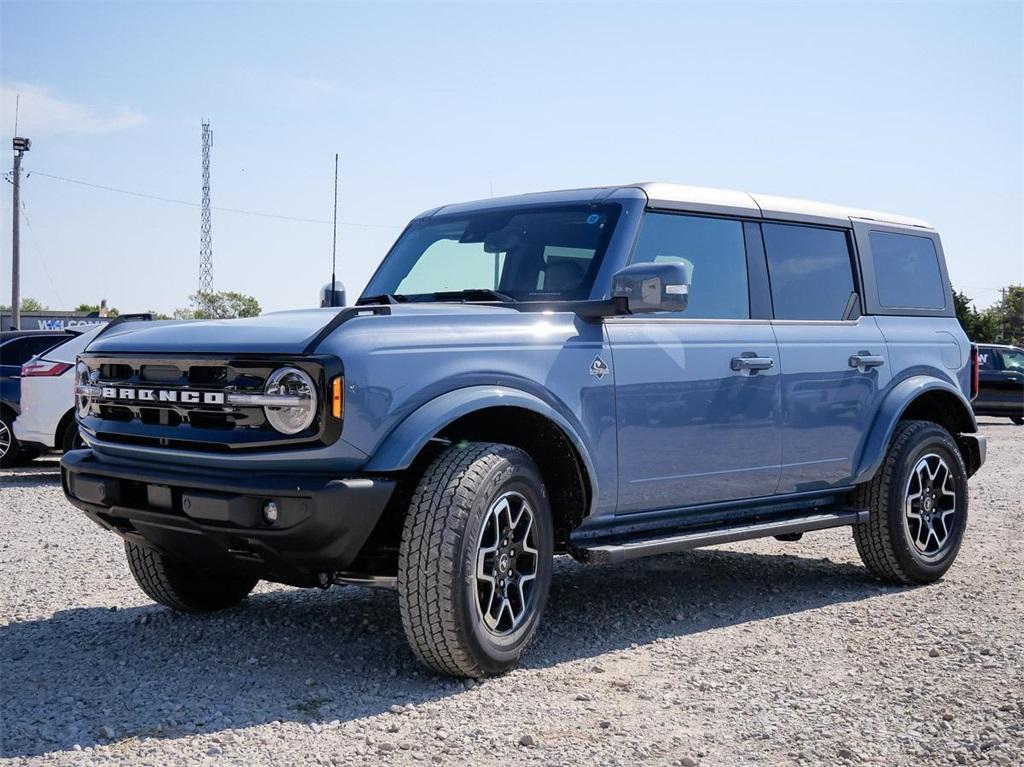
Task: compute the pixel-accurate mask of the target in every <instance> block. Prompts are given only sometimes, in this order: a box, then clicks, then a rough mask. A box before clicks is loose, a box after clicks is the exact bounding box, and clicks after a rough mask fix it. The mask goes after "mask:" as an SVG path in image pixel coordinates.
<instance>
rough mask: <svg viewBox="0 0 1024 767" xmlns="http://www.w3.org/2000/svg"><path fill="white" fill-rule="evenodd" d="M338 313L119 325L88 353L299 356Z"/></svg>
mask: <svg viewBox="0 0 1024 767" xmlns="http://www.w3.org/2000/svg"><path fill="white" fill-rule="evenodd" d="M349 308H351V307H349ZM389 308H390V309H391V313H392V315H393V316H403V315H404V316H414V317H428V316H435V317H436V316H438V315H452V314H460V315H467V314H476V315H487V316H491V317H493V316H494V315H502V314H504V315H508V314H509V313H515V314H518V312H516V311H515V310H514V309H508V308H505V307H501V306H480V305H478V304H456V303H422V304H396V305H393V306H391V307H389ZM341 311H344V309H331V308H328V309H298V310H293V311H286V312H275V313H272V314H264V315H263V316H261V317H249V318H245V319H238V320H197V321H191V322H138V323H135V322H132V323H124V324H123V325H119V326H117V327H116V328H111V330H110V332H108V333H104V334H102V335H100V336H99V338H97V339H96V340H95V341H93V342H92V343H91V344H90V345H89V347H88V349H87V351H89V352H100V353H106V352H110V353H138V354H170V353H178V354H181V353H195V354H302V353H304V352H305V350H306V347H307V346H308V345H309V343H310V342H311V341H313V340H314V339H315V338H316V336H317V334H319V333H320V332H321V331H322V330H323V329H324V328H325V327H326V326H327V324H328V323H330V321H331V320H332V319H334V317H335V316H336V315H337V314H338V313H339V312H341ZM366 319H368V317H366V316H364V315H357V316H355V317H354V318H352V319H351V320H350V322H360V321H365V320H366ZM375 319H376V320H377V321H378V322H380V321H386V320H387V317H376V318H375ZM346 324H347V323H346ZM385 327H386V324H385ZM339 329H340V328H339Z"/></svg>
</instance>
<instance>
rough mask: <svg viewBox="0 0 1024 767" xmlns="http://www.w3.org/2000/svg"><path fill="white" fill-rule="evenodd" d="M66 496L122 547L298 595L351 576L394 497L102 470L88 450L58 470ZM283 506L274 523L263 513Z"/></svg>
mask: <svg viewBox="0 0 1024 767" xmlns="http://www.w3.org/2000/svg"><path fill="white" fill-rule="evenodd" d="M61 479H62V482H63V485H64V494H65V495H67V497H68V500H70V501H71V503H73V504H74V505H75V506H77V507H78V508H79V509H82V510H83V511H84V512H85V513H86V514H88V515H89V518H90V519H92V520H93V521H94V522H97V523H98V524H100V525H101V526H103V527H105V528H107V529H108V530H112V531H113V532H115V533H117V534H118V535H120V536H121V537H123V538H124V539H125V540H130V541H133V542H136V543H141V544H144V545H148V546H151V547H153V548H156V549H158V550H160V551H162V552H164V553H165V554H167V555H169V556H173V557H176V558H178V559H182V560H186V561H190V562H192V563H194V564H195V565H196V566H198V567H201V568H203V569H206V570H210V571H218V570H219V571H234V572H237V571H239V570H244V571H246V572H250V573H252V574H254V575H257V576H258V577H260V578H265V579H267V580H274V581H279V582H281V583H289V584H293V585H296V586H311V585H315V584H316V583H317V574H318V573H321V572H332V571H335V570H343V569H345V568H346V567H347V566H348V565H349V564H350V563H351V562H352V561H353V560H354V559H355V558H356V556H357V555H358V554H359V551H360V549H361V548H362V547H363V544H364V543H365V542H366V539H367V538H368V537H369V535H370V533H371V531H372V530H373V528H374V525H376V524H377V521H378V520H379V519H380V517H381V514H382V513H383V512H384V509H385V507H386V506H387V504H388V501H389V500H390V499H391V495H392V493H393V492H394V489H395V481H394V480H393V479H387V478H377V477H350V478H343V479H338V478H335V477H329V476H324V475H286V474H252V473H242V472H225V471H218V472H216V473H211V474H197V473H185V472H183V471H181V470H180V469H179V470H168V469H166V468H154V467H152V466H146V467H144V468H138V467H134V466H123V465H117V464H110V463H104V462H102V461H100V460H98V459H97V458H96V456H95V455H94V454H93V452H92V451H91V450H73V451H71V452H69V453H66V454H65V455H64V458H63V460H62V461H61ZM268 501H273V502H274V503H275V504H276V505H277V509H278V518H277V520H276V521H275V522H274V523H272V524H271V523H268V522H266V521H265V520H264V518H263V507H264V504H265V503H267V502H268Z"/></svg>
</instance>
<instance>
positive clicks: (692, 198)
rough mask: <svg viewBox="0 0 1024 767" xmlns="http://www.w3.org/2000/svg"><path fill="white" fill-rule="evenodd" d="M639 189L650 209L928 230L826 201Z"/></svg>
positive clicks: (666, 187) (647, 185)
mask: <svg viewBox="0 0 1024 767" xmlns="http://www.w3.org/2000/svg"><path fill="white" fill-rule="evenodd" d="M627 186H629V187H634V188H637V189H642V190H643V192H644V194H646V195H647V199H648V200H649V201H650V204H651V206H652V207H655V208H672V209H678V210H705V211H707V212H731V213H738V214H741V215H749V216H755V217H757V218H774V219H785V220H789V221H806V222H809V223H819V222H820V223H829V222H830V223H838V222H842V223H844V224H848V222H849V221H850V219H866V220H869V221H878V222H880V223H885V224H895V225H897V226H915V227H921V228H924V229H931V228H932V227H931V225H930V224H928V223H927V222H926V221H922V220H920V219H917V218H911V217H909V216H901V215H898V214H895V213H880V212H878V211H874V210H862V209H860V208H848V207H845V206H842V205H831V204H829V203H825V202H812V201H810V200H798V199H794V198H791V197H776V196H774V195H770V194H751V193H749V192H736V191H732V190H729V189H713V188H709V187H703V186H685V185H683V184H666V183H661V182H649V181H648V182H643V183H639V184H628V185H627Z"/></svg>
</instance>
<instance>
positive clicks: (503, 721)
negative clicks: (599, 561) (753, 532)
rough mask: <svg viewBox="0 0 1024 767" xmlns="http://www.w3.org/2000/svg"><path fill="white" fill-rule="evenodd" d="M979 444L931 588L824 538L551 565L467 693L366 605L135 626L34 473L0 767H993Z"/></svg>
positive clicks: (989, 518) (1002, 514)
mask: <svg viewBox="0 0 1024 767" xmlns="http://www.w3.org/2000/svg"><path fill="white" fill-rule="evenodd" d="M982 431H983V432H984V433H985V434H987V435H988V437H989V451H988V464H987V465H986V466H985V467H984V468H983V469H982V470H981V472H980V473H979V474H978V475H977V476H976V477H975V478H973V479H972V480H971V507H970V520H969V525H968V531H967V537H966V539H965V541H964V545H963V548H962V549H961V551H960V557H959V560H958V561H957V563H956V564H955V565H954V566H953V568H952V569H951V570H950V571H949V573H948V574H947V575H946V576H945V578H943V580H942V581H941V582H939V583H936V584H933V585H931V586H927V587H923V588H900V587H894V586H889V585H885V584H882V583H879V582H877V581H874V580H872V579H871V578H869V577H868V576H867V573H866V571H865V569H864V568H863V567H862V565H861V563H860V561H859V559H858V557H857V553H856V550H855V548H854V544H853V541H852V538H851V536H850V531H849V530H848V529H835V530H825V531H821V532H813V533H808V534H806V535H804V537H803V539H802V540H801V541H799V542H793V543H783V542H779V541H776V540H774V539H767V540H761V541H749V542H745V543H738V544H732V545H729V546H726V547H715V548H711V549H704V550H699V551H692V552H687V553H683V554H674V555H667V556H663V557H656V558H653V559H647V560H637V561H633V562H628V563H624V564H622V565H612V566H606V567H584V566H582V565H578V564H576V563H575V562H573V561H572V560H570V559H567V558H560V559H559V560H558V561H557V562H556V566H555V573H554V581H553V583H552V590H551V597H550V600H549V603H548V610H547V613H546V615H545V617H544V621H543V623H542V625H541V629H540V632H539V634H538V636H537V639H536V641H535V642H534V644H533V646H532V647H531V650H530V653H529V654H528V655H527V657H526V658H525V659H524V663H523V666H522V668H520V669H518V670H516V671H513V672H512V673H510V674H507V675H505V676H503V677H500V678H494V679H486V680H482V681H481V682H476V681H469V682H462V681H456V680H450V679H446V678H443V677H438V676H435V675H433V674H429V673H426V672H424V671H423V669H422V668H420V667H419V666H418V665H417V664H416V662H415V660H414V659H413V657H412V654H411V652H410V651H409V649H408V647H407V646H406V644H405V639H404V636H403V633H402V627H401V620H400V617H399V613H398V605H397V600H396V599H395V595H394V594H393V593H391V592H388V591H382V590H374V589H359V588H332V589H330V590H328V591H326V592H322V591H320V590H317V589H314V590H308V591H307V590H299V589H292V588H287V587H283V586H277V585H273V584H260V585H259V586H258V587H257V589H256V591H255V592H254V593H253V594H252V596H251V597H250V598H249V599H247V600H246V601H245V602H244V603H243V604H242V605H241V606H239V607H238V608H235V609H232V610H228V611H226V612H224V613H219V614H214V615H179V614H175V613H172V612H171V611H169V610H167V609H165V608H163V607H158V606H156V605H154V604H152V603H151V602H150V601H149V600H148V599H147V598H146V597H145V595H143V594H142V592H141V591H139V590H138V588H137V587H136V585H135V583H134V581H133V580H132V577H131V575H130V573H129V572H128V568H127V565H126V563H125V558H124V551H123V548H122V546H121V543H120V541H119V540H118V539H117V538H116V537H115V536H113V535H111V534H110V533H107V532H105V531H103V530H101V529H100V528H99V527H98V526H96V525H95V524H93V523H92V522H89V521H88V519H86V517H85V515H84V514H82V513H81V512H79V511H77V510H75V509H74V508H73V507H71V506H70V505H69V504H68V503H67V501H66V500H65V499H64V497H63V494H62V492H61V489H60V478H59V474H58V471H57V463H56V461H54V460H53V459H43V460H39V461H36V462H34V463H32V464H29V465H26V466H22V467H18V468H15V469H12V470H3V471H0V511H2V513H3V517H4V520H6V524H5V525H4V529H3V535H2V536H0V575H2V578H0V721H2V722H3V726H2V728H0V761H3V763H4V765H5V767H8V766H10V767H28V766H29V765H33V767H34V766H35V765H40V766H42V767H50V766H59V767H64V766H67V767H72V766H77V765H129V766H131V767H136V766H137V767H143V765H161V766H163V765H167V766H168V767H186V766H188V765H192V764H196V763H201V764H216V765H227V766H234V765H237V766H239V767H241V766H243V765H268V764H319V765H325V766H326V765H346V767H347V765H354V766H355V767H361V766H363V765H365V766H366V767H370V766H371V765H377V764H380V765H382V766H383V767H414V765H421V764H442V765H445V764H452V765H460V764H462V765H471V764H490V763H494V762H499V761H506V762H510V763H523V764H528V765H537V767H540V766H541V765H547V764H552V765H554V764H582V763H588V764H600V765H609V767H612V766H615V767H629V766H631V765H635V764H649V765H666V766H667V765H681V766H682V767H697V765H700V764H709V765H712V764H714V765H717V764H722V765H730V766H733V765H735V766H736V767H754V766H755V765H766V764H772V765H776V764H777V765H795V764H800V765H820V764H851V765H859V764H866V765H867V764H870V765H879V766H881V765H897V766H899V767H911V766H913V767H919V766H923V767H947V766H948V765H951V764H989V765H1005V767H1016V766H1017V765H1020V764H1021V754H1024V693H1022V692H1021V691H1022V690H1024V579H1022V577H1021V573H1022V572H1024V546H1021V545H1019V542H1020V539H1021V537H1022V532H1024V505H1022V504H1021V503H1020V501H1019V497H1020V488H1021V487H1022V486H1024V460H1022V458H1024V428H1020V427H1015V426H1012V425H1010V423H1009V422H1008V421H1006V420H999V419H982ZM112 608H117V609H112ZM577 697H578V699H579V701H580V703H581V705H567V701H571V700H573V699H574V698H577ZM397 715H400V716H397ZM393 725H397V726H398V728H399V729H398V730H397V731H394V732H393V731H390V730H391V729H392V726H393ZM524 741H527V742H528V743H527V744H524ZM540 744H543V747H542V748H541V747H540ZM847 752H848V753H849V756H847V755H846V754H847Z"/></svg>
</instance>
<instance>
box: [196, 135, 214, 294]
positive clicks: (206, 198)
mask: <svg viewBox="0 0 1024 767" xmlns="http://www.w3.org/2000/svg"><path fill="white" fill-rule="evenodd" d="M212 146H213V131H212V130H210V123H209V121H204V122H203V204H202V209H201V211H200V214H199V292H200V293H210V292H211V291H212V290H213V233H212V231H211V230H212V229H213V222H212V220H211V217H210V147H212Z"/></svg>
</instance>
